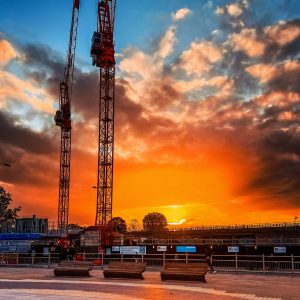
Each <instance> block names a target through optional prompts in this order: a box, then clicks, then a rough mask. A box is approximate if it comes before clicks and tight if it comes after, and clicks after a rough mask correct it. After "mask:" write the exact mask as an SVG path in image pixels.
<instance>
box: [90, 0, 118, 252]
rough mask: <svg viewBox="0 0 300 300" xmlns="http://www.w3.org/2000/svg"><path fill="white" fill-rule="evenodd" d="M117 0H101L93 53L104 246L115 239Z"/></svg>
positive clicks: (99, 211)
mask: <svg viewBox="0 0 300 300" xmlns="http://www.w3.org/2000/svg"><path fill="white" fill-rule="evenodd" d="M115 9H116V0H99V1H98V17H97V19H98V20H97V31H95V32H94V34H93V37H92V47H91V57H92V62H93V65H94V66H97V67H99V69H100V81H99V82H100V84H99V137H98V139H99V140H98V176H97V207H96V221H95V225H96V226H98V228H99V234H100V246H101V247H102V248H104V247H105V246H108V245H111V242H112V224H111V221H112V197H113V160H114V96H115V57H114V53H115V51H114V19H115Z"/></svg>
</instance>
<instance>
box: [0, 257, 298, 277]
mask: <svg viewBox="0 0 300 300" xmlns="http://www.w3.org/2000/svg"><path fill="white" fill-rule="evenodd" d="M79 255H81V257H82V259H83V260H85V261H94V262H95V265H96V266H99V267H101V268H104V267H105V266H107V265H108V264H109V262H111V261H132V262H135V261H136V262H137V261H141V262H146V263H147V268H149V269H153V270H155V269H156V270H160V269H161V268H163V267H164V266H165V263H166V262H176V263H183V264H185V263H196V262H205V261H206V259H205V257H204V256H203V255H202V254H194V253H178V254H166V253H165V252H163V253H159V254H137V255H126V254H123V253H121V254H103V253H102V254H99V253H81V254H79ZM59 261H60V258H59V255H58V254H51V253H48V254H43V253H0V267H2V266H3V267H4V266H24V267H30V266H31V267H45V268H52V267H55V266H57V265H58V264H59ZM212 264H213V266H214V268H215V270H217V271H218V272H237V273H260V274H276V273H277V274H289V275H300V256H294V255H285V256H274V255H264V254H263V255H239V254H237V253H235V254H230V255H212Z"/></svg>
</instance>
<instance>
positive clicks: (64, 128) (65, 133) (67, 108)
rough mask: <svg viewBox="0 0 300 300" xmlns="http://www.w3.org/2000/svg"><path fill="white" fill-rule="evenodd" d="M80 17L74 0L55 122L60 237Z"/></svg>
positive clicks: (66, 189) (65, 209) (65, 203)
mask: <svg viewBox="0 0 300 300" xmlns="http://www.w3.org/2000/svg"><path fill="white" fill-rule="evenodd" d="M78 16H79V0H74V2H73V10H72V22H71V30H70V39H69V48H68V56H67V61H66V66H65V71H64V78H63V80H62V82H61V83H60V98H59V110H57V111H56V114H55V117H54V120H55V123H56V125H57V126H59V127H60V128H61V148H60V175H59V197H58V231H59V234H60V236H66V235H67V226H68V215H69V194H70V161H71V130H72V126H71V102H72V84H73V72H74V61H75V49H76V40H77V28H78Z"/></svg>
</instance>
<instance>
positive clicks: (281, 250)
mask: <svg viewBox="0 0 300 300" xmlns="http://www.w3.org/2000/svg"><path fill="white" fill-rule="evenodd" d="M274 253H286V247H274Z"/></svg>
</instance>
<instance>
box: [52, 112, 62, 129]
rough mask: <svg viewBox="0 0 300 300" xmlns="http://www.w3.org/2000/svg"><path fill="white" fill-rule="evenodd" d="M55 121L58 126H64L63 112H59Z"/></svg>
mask: <svg viewBox="0 0 300 300" xmlns="http://www.w3.org/2000/svg"><path fill="white" fill-rule="evenodd" d="M54 121H55V125H56V126H62V124H63V112H62V111H61V110H57V111H56V113H55V116H54Z"/></svg>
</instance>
